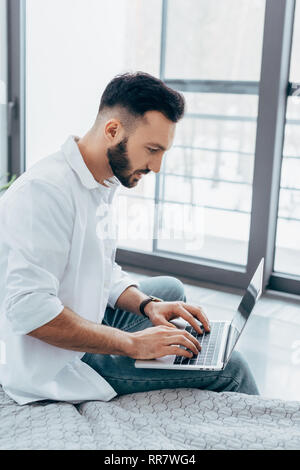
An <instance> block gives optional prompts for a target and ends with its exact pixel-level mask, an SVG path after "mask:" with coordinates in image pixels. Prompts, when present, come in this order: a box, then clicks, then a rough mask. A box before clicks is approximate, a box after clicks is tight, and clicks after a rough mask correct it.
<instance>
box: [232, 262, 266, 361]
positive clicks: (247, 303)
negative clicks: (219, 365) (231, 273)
mask: <svg viewBox="0 0 300 470" xmlns="http://www.w3.org/2000/svg"><path fill="white" fill-rule="evenodd" d="M263 272H264V258H262V259H261V261H260V263H259V265H258V267H257V269H256V271H255V273H254V275H253V277H252V279H251V281H250V284H249V286H248V287H247V290H246V292H245V294H244V296H243V298H242V300H241V302H240V305H239V306H238V309H237V312H236V314H235V315H234V317H233V319H232V322H231V324H230V327H229V333H228V339H227V345H226V350H225V356H224V365H225V364H226V363H227V362H228V361H229V359H230V356H231V354H232V351H233V349H234V347H235V345H236V343H237V341H238V339H239V337H240V336H241V333H242V331H243V329H244V327H245V325H246V323H247V321H248V318H249V317H250V314H251V312H252V310H253V307H254V305H255V304H256V302H257V301H258V299H259V298H260V296H261V293H262V282H263Z"/></svg>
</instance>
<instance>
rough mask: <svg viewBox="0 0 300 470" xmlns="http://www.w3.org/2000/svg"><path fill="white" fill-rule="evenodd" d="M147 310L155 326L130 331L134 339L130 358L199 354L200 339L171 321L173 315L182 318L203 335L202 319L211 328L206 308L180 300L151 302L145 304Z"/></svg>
mask: <svg viewBox="0 0 300 470" xmlns="http://www.w3.org/2000/svg"><path fill="white" fill-rule="evenodd" d="M145 313H146V315H148V316H149V319H150V320H151V322H152V324H153V325H155V326H154V327H153V328H147V329H145V330H142V331H138V332H136V333H132V334H131V335H132V339H133V349H132V353H131V357H132V358H134V359H154V358H158V357H162V356H166V355H169V354H170V355H178V356H185V357H192V356H193V354H196V355H197V354H198V353H199V351H200V349H201V346H200V344H199V342H198V341H197V339H196V338H194V336H193V335H191V334H190V333H188V332H187V331H185V330H181V329H178V328H177V327H176V326H175V325H174V324H173V323H170V320H173V319H174V318H178V317H181V318H183V319H184V320H186V321H187V322H188V323H189V324H190V325H191V326H192V327H193V328H194V329H195V330H196V331H197V332H198V333H200V334H203V331H202V329H201V327H200V325H199V322H200V323H202V325H203V327H204V329H205V331H206V332H209V331H210V328H209V322H208V319H207V317H206V315H205V313H204V312H203V309H202V308H201V307H199V306H196V305H190V304H187V303H185V302H181V301H177V302H149V304H147V305H146V307H145ZM180 346H183V347H184V348H186V349H184V348H182V347H180Z"/></svg>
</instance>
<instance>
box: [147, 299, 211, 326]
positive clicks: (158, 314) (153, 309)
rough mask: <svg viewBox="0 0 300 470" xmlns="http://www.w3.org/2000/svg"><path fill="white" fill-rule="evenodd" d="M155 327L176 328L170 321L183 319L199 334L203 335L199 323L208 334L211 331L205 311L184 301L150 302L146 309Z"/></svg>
mask: <svg viewBox="0 0 300 470" xmlns="http://www.w3.org/2000/svg"><path fill="white" fill-rule="evenodd" d="M145 313H146V315H148V317H149V319H150V320H151V322H152V324H153V325H155V326H156V325H165V326H168V327H172V328H176V326H175V325H173V323H170V320H173V319H174V318H178V317H181V318H183V319H184V320H186V321H187V322H188V323H189V324H190V325H191V326H192V327H193V328H194V329H195V330H196V331H197V333H200V334H202V333H203V331H202V329H201V328H200V325H199V322H200V323H202V325H203V327H204V330H205V331H206V332H209V331H210V328H209V321H208V318H207V316H206V315H205V313H204V311H203V309H202V308H201V307H199V306H197V305H190V304H187V303H185V302H182V301H177V302H149V304H147V305H146V307H145Z"/></svg>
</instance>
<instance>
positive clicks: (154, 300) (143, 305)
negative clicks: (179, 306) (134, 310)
mask: <svg viewBox="0 0 300 470" xmlns="http://www.w3.org/2000/svg"><path fill="white" fill-rule="evenodd" d="M150 302H163V300H162V299H160V298H158V297H154V296H153V295H150V296H149V297H148V298H147V299H145V300H143V302H141V304H140V312H141V314H142V315H144V317H146V318H149V317H148V315H146V313H145V310H144V309H145V307H146V305H148V304H149V303H150Z"/></svg>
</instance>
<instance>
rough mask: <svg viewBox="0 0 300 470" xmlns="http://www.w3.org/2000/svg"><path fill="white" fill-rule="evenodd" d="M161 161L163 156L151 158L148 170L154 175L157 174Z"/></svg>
mask: <svg viewBox="0 0 300 470" xmlns="http://www.w3.org/2000/svg"><path fill="white" fill-rule="evenodd" d="M162 159H163V155H160V156H158V155H157V156H155V157H154V158H153V157H152V158H151V161H150V162H149V163H148V168H149V169H150V170H151V171H154V173H158V172H159V171H160V167H161V164H162Z"/></svg>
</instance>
